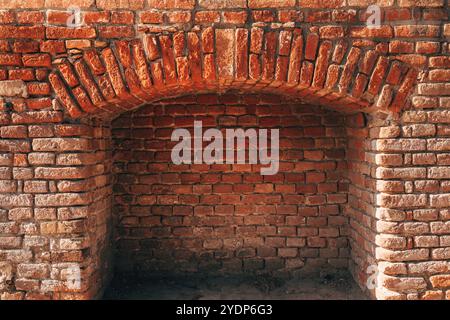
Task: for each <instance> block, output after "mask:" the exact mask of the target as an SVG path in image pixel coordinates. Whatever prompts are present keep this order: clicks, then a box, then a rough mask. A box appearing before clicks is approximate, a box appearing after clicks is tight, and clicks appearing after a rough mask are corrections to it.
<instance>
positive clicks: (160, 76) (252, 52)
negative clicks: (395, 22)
mask: <svg viewBox="0 0 450 320" xmlns="http://www.w3.org/2000/svg"><path fill="white" fill-rule="evenodd" d="M365 44H366V43H365V42H362V43H358V42H353V43H352V42H350V41H348V40H346V39H344V38H339V39H334V38H333V39H331V38H330V39H323V38H322V39H321V38H320V37H319V34H318V33H316V32H315V31H309V30H308V31H305V30H303V29H301V28H292V29H270V28H269V29H267V28H260V27H252V28H249V29H247V28H237V29H218V28H213V27H207V28H204V29H202V30H190V31H174V32H164V33H148V34H144V35H142V37H141V38H140V39H118V40H115V41H112V42H111V43H109V44H107V46H106V47H103V48H96V49H88V50H86V51H84V52H83V53H82V54H81V55H75V56H70V55H69V56H68V57H66V58H58V59H55V60H54V61H53V65H54V70H53V71H52V72H51V74H50V75H49V80H50V83H51V85H52V87H53V90H54V92H55V93H56V96H57V98H58V100H59V101H60V102H61V104H62V106H63V108H64V109H65V111H66V112H67V114H68V116H69V117H70V118H80V117H84V116H92V115H99V116H105V117H108V118H109V117H115V116H117V115H118V114H120V113H121V112H124V111H127V110H130V109H133V108H135V107H138V106H141V105H143V104H146V103H150V102H152V101H155V100H158V99H162V98H167V97H175V96H178V95H182V94H189V93H198V92H222V91H226V90H228V89H235V90H236V89H237V90H240V91H243V92H254V91H257V92H269V93H270V92H272V93H277V94H284V95H288V96H291V97H294V98H298V99H300V100H302V101H305V102H309V103H314V104H317V105H324V106H332V107H333V108H334V109H336V110H339V111H343V112H356V111H365V112H371V111H383V112H397V111H399V110H400V109H401V108H403V107H404V105H405V103H406V100H407V96H408V93H409V92H410V90H411V89H412V87H413V85H414V83H415V81H416V78H417V75H418V71H417V70H415V69H414V68H412V67H410V66H408V65H407V64H405V63H404V62H401V61H398V60H393V59H390V58H389V57H388V56H387V43H383V42H379V43H374V45H372V46H365Z"/></svg>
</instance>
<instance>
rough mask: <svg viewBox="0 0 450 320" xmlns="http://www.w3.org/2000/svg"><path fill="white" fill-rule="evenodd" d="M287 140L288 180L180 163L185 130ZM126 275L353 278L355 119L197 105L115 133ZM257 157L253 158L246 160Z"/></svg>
mask: <svg viewBox="0 0 450 320" xmlns="http://www.w3.org/2000/svg"><path fill="white" fill-rule="evenodd" d="M194 121H202V123H203V126H204V128H205V129H204V130H206V129H207V128H211V127H213V128H219V129H221V128H235V127H239V128H244V129H247V128H268V129H273V128H279V129H280V137H281V140H280V160H281V163H280V170H279V172H278V173H277V174H275V175H266V176H263V175H261V174H260V172H259V171H260V165H249V164H247V165H238V164H236V165H231V164H216V165H207V164H192V165H175V164H173V163H171V160H170V153H171V149H172V147H173V146H174V144H175V142H171V141H170V136H171V134H172V131H173V130H174V129H175V128H179V127H183V128H190V129H192V127H193V125H194ZM112 125H113V131H112V132H113V137H114V146H113V150H114V163H115V165H114V168H115V170H114V172H115V174H116V181H115V184H114V191H115V205H114V208H115V209H114V211H115V214H116V215H117V219H118V225H117V228H118V230H117V233H118V234H117V237H118V240H117V246H118V257H117V259H116V261H117V264H118V265H119V266H120V267H121V268H123V269H125V270H126V271H135V274H136V275H146V274H147V275H148V274H150V273H149V271H153V272H165V273H167V272H172V273H177V272H178V273H180V272H199V271H200V272H202V273H208V272H209V273H218V272H220V273H230V272H231V273H232V272H234V273H241V272H242V271H245V272H274V273H275V274H282V273H283V272H284V273H285V274H286V273H289V272H290V271H295V270H300V269H302V268H303V267H304V266H305V264H306V266H305V267H307V268H308V269H310V271H311V270H313V269H316V271H318V270H320V268H319V267H321V266H325V265H327V264H328V265H329V266H332V267H334V268H336V267H341V268H343V267H345V268H346V267H347V266H348V260H347V258H348V255H349V248H348V243H347V237H346V236H347V233H348V230H347V226H348V221H347V220H348V219H347V218H346V217H344V215H343V206H344V205H345V204H346V202H347V194H346V192H347V190H348V182H347V180H345V178H344V177H343V172H344V171H345V169H346V162H345V153H346V150H345V149H346V132H345V129H344V117H343V116H342V115H340V114H338V113H335V112H330V111H324V110H323V109H321V108H319V107H314V106H310V105H301V104H300V105H299V104H292V102H289V101H283V100H282V99H281V98H279V97H277V96H263V97H261V96H258V95H251V96H239V95H231V94H230V95H223V96H215V95H209V96H198V97H195V96H194V97H188V98H185V99H179V101H178V100H177V101H173V102H172V103H171V104H170V102H162V103H160V104H154V105H152V106H148V107H143V108H140V109H138V111H135V112H130V113H125V114H123V115H121V116H120V117H119V118H117V119H116V120H114V122H113V124H112ZM247 152H248V149H247Z"/></svg>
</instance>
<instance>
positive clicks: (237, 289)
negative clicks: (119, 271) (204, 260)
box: [103, 274, 367, 300]
mask: <svg viewBox="0 0 450 320" xmlns="http://www.w3.org/2000/svg"><path fill="white" fill-rule="evenodd" d="M103 298H104V299H107V300H121V299H139V300H162V299H164V300H165V299H167V300H230V299H239V300H265V299H273V300H366V299H367V296H365V295H364V294H363V292H362V291H361V290H360V288H359V287H358V286H357V285H356V283H355V282H354V281H353V279H352V278H351V276H350V275H349V274H326V275H320V276H314V277H303V278H296V279H289V280H282V279H278V278H272V277H268V276H252V277H249V276H247V277H238V276H236V277H198V276H197V277H189V278H187V277H184V278H163V277H158V278H151V279H141V280H139V279H129V278H125V277H120V276H116V277H115V278H114V280H113V282H112V284H111V286H110V287H109V288H108V289H107V290H106V292H105V294H104V297H103Z"/></svg>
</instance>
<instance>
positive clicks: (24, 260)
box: [0, 0, 450, 299]
mask: <svg viewBox="0 0 450 320" xmlns="http://www.w3.org/2000/svg"><path fill="white" fill-rule="evenodd" d="M373 3H376V4H378V5H380V7H381V14H382V15H381V26H380V28H368V27H367V26H366V20H367V16H368V14H367V13H366V10H367V7H368V6H369V5H371V4H373ZM69 5H73V6H77V7H79V8H80V10H81V17H82V21H83V25H82V26H80V27H75V28H74V27H68V26H67V21H68V19H69V18H70V13H68V12H67V11H66V10H67V6H69ZM448 5H449V3H448V1H447V0H428V1H419V0H385V1H372V0H370V1H368V0H367V1H366V0H330V1H318V0H215V1H212V0H158V1H156V0H135V1H105V0H72V1H70V2H69V1H62V0H35V1H16V0H4V1H0V126H1V127H0V299H90V298H94V297H99V296H100V295H101V293H102V290H103V289H104V288H105V286H106V285H107V283H108V281H109V279H110V277H111V276H112V274H113V267H114V266H115V268H116V270H121V271H124V272H125V271H133V272H135V273H137V274H139V272H141V271H142V273H146V272H148V271H154V272H212V273H214V272H219V273H234V272H238V273H242V272H252V273H261V272H270V273H273V274H280V275H281V274H283V275H284V274H288V275H296V274H299V273H302V272H308V270H309V271H314V270H319V269H320V268H322V267H332V268H341V267H342V268H349V269H350V270H351V272H352V274H353V276H354V278H355V279H356V281H357V282H358V284H359V285H360V286H361V287H362V288H363V289H364V290H366V291H367V292H368V293H369V294H370V295H371V296H372V297H374V298H377V299H450V209H449V208H450V111H449V110H450V82H449V80H450V54H449V52H450V45H449V39H450V23H449V21H448V17H449V7H448ZM194 120H203V121H205V123H207V125H208V126H214V127H220V128H225V127H236V126H242V127H256V128H275V127H276V128H280V130H281V132H282V135H281V141H282V153H281V154H282V159H281V161H282V167H281V170H280V172H279V173H278V174H277V175H275V176H265V177H264V176H261V175H259V170H258V169H257V167H254V166H252V167H246V166H241V167H239V166H229V165H228V166H205V165H195V166H191V167H188V166H174V165H173V164H171V162H170V160H169V158H168V154H169V152H170V147H171V144H170V143H169V142H168V141H167V139H168V137H169V136H168V135H169V134H170V132H171V131H172V130H173V129H174V128H177V127H191V126H192V125H193V121H194ZM113 257H115V258H113ZM74 269H75V270H79V272H80V274H81V283H80V284H79V285H77V286H76V287H73V286H71V282H70V279H71V276H73V274H72V273H73V270H74ZM368 270H372V271H371V272H368ZM374 271H376V273H375V276H374V275H373V273H374ZM371 276H372V277H371ZM369 282H370V284H371V285H369V286H367V284H368V283H369Z"/></svg>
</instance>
